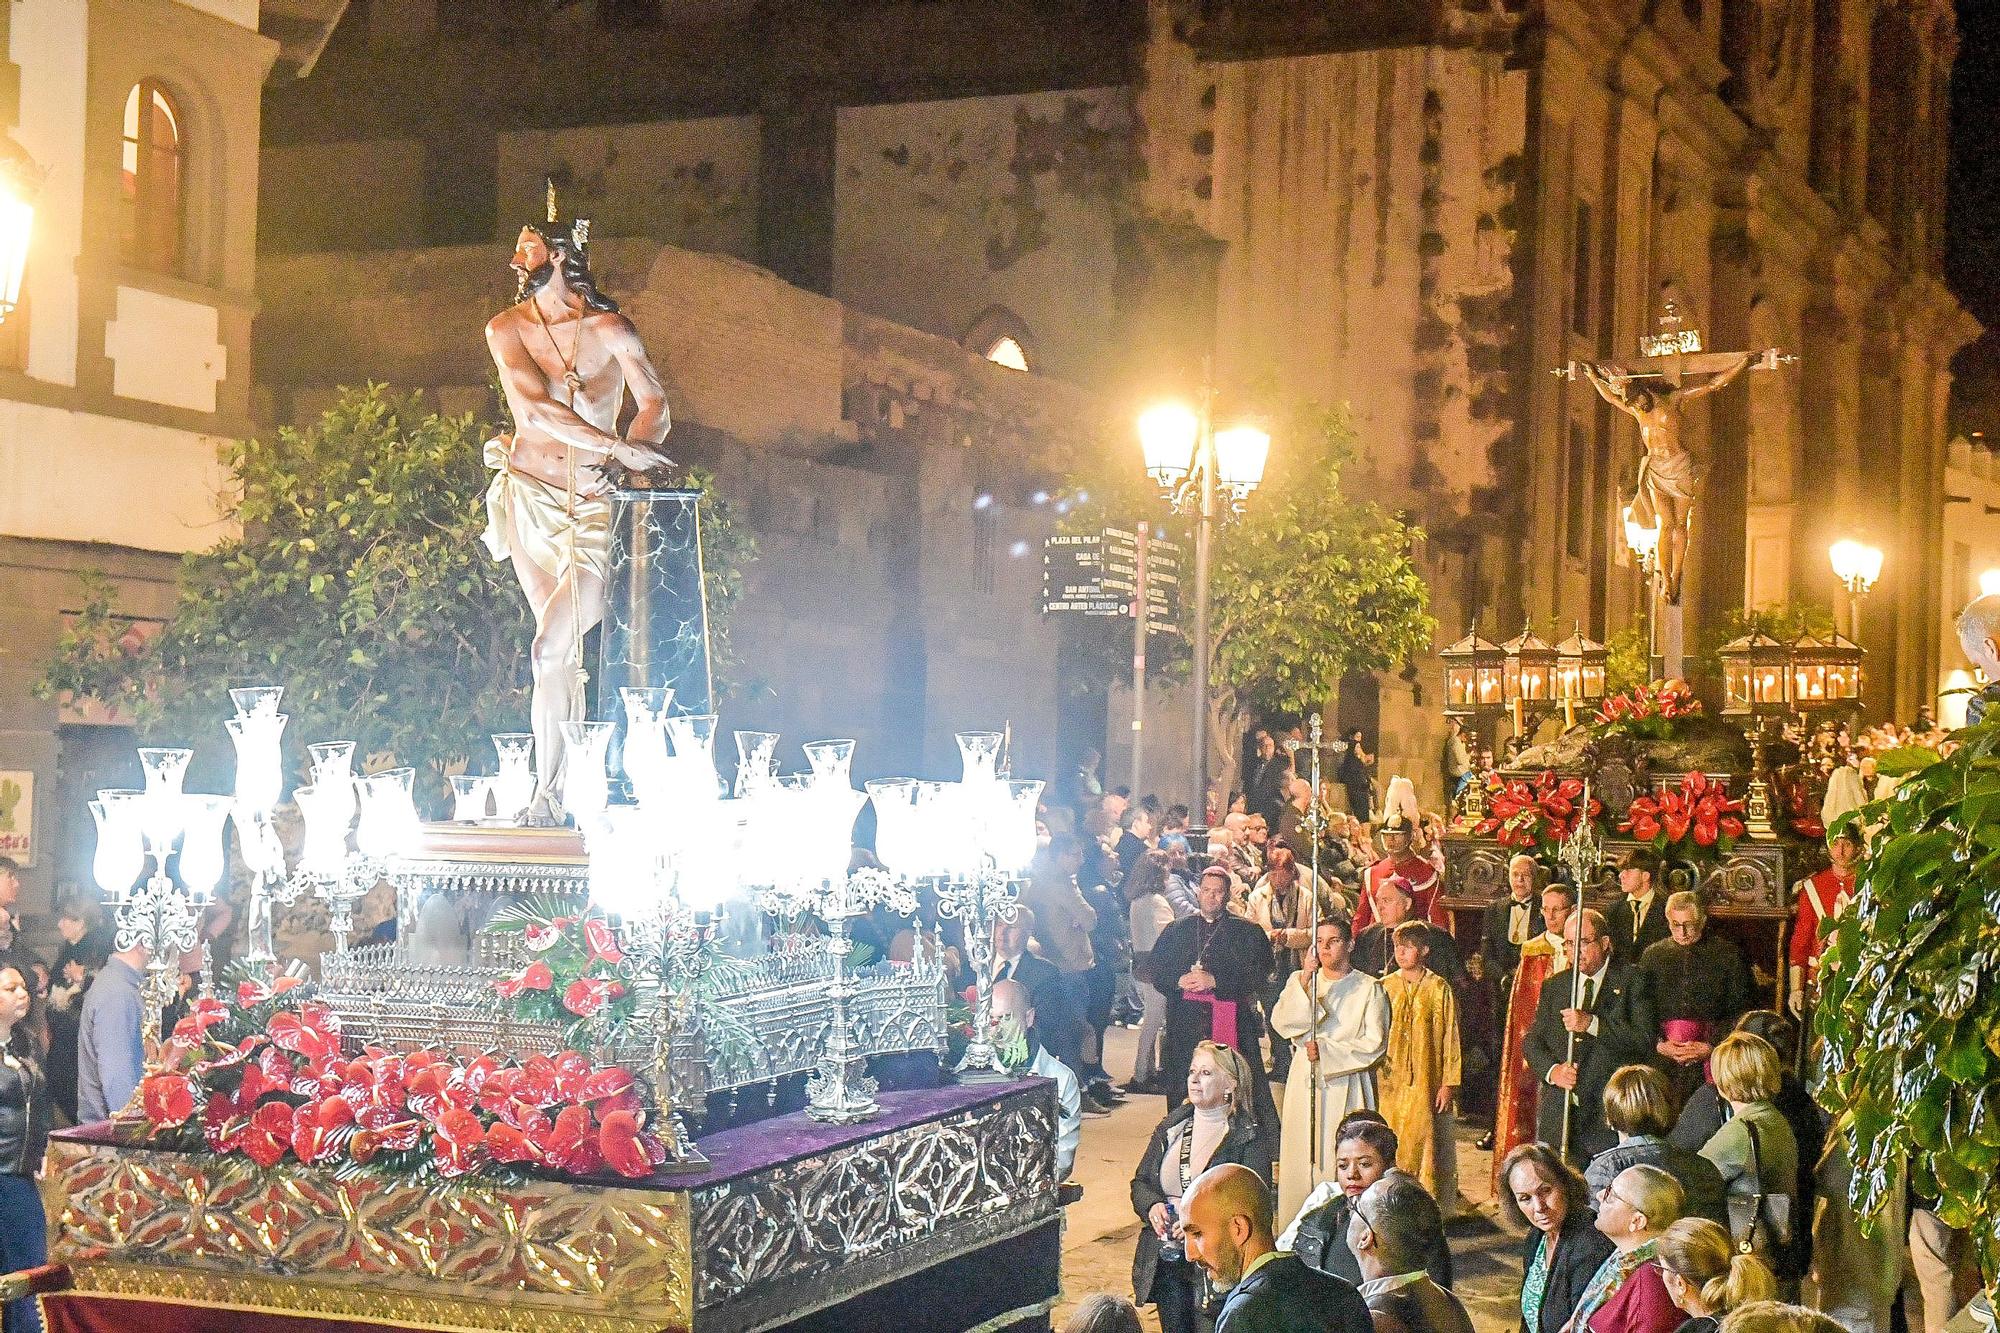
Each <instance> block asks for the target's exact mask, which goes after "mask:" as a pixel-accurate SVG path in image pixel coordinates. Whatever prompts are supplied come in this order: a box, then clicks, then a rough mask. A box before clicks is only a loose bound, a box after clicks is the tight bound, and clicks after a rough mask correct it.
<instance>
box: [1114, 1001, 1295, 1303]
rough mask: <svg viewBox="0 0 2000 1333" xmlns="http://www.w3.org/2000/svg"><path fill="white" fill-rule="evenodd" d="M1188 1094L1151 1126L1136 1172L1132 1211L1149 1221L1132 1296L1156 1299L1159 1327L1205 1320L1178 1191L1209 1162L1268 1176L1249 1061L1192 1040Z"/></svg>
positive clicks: (1267, 1154) (1135, 1263)
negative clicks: (1183, 1223)
mask: <svg viewBox="0 0 2000 1333" xmlns="http://www.w3.org/2000/svg"><path fill="white" fill-rule="evenodd" d="M1187 1098H1188V1099H1187V1101H1186V1102H1185V1103H1184V1104H1183V1105H1181V1106H1179V1107H1176V1108H1175V1109H1174V1110H1172V1111H1169V1112H1167V1118H1166V1119H1164V1120H1162V1121H1161V1122H1160V1123H1159V1126H1158V1127H1157V1128H1156V1129H1154V1130H1153V1137H1152V1141H1151V1142H1149V1143H1148V1144H1147V1145H1146V1155H1145V1156H1144V1157H1142V1158H1141V1159H1140V1160H1139V1169H1138V1170H1137V1171H1135V1172H1134V1173H1133V1174H1132V1211H1133V1212H1135V1213H1137V1214H1138V1215H1139V1220H1140V1221H1141V1222H1143V1223H1145V1225H1144V1226H1141V1227H1140V1228H1139V1247H1138V1250H1137V1252H1136V1253H1135V1254H1134V1255H1133V1256H1132V1296H1133V1299H1134V1300H1135V1301H1136V1302H1137V1303H1138V1304H1140V1305H1153V1306H1157V1307H1158V1312H1159V1316H1160V1328H1161V1330H1162V1333H1196V1331H1197V1329H1198V1328H1199V1327H1200V1326H1201V1324H1200V1321H1201V1305H1202V1299H1203V1287H1202V1281H1201V1276H1200V1275H1201V1269H1200V1268H1199V1267H1198V1266H1197V1265H1195V1264H1193V1263H1190V1262H1189V1261H1188V1257H1187V1249H1186V1244H1185V1241H1184V1238H1183V1232H1182V1215H1181V1196H1182V1195H1183V1194H1185V1193H1186V1192H1187V1188H1188V1186H1189V1185H1190V1184H1192V1183H1193V1182H1194V1179H1195V1177H1196V1176H1199V1175H1200V1174H1201V1173H1202V1172H1204V1171H1206V1170H1208V1168H1210V1167H1211V1166H1220V1165H1222V1164H1223V1163H1225V1162H1234V1163H1236V1164H1238V1165H1241V1166H1247V1167H1249V1168H1250V1169H1251V1170H1252V1171H1255V1172H1256V1173H1257V1175H1258V1176H1259V1177H1260V1178H1261V1179H1262V1180H1263V1181H1264V1183H1265V1185H1266V1186H1269V1185H1270V1183H1271V1151H1270V1149H1269V1147H1267V1146H1266V1143H1265V1140H1264V1139H1263V1137H1262V1136H1261V1135H1260V1134H1259V1133H1258V1129H1257V1113H1256V1110H1255V1107H1254V1105H1253V1099H1252V1095H1251V1081H1250V1065H1249V1063H1248V1062H1247V1061H1245V1060H1244V1058H1243V1057H1242V1056H1241V1055H1239V1054H1237V1052H1235V1051H1234V1050H1231V1049H1230V1048H1229V1047H1227V1046H1223V1045H1220V1044H1219V1043H1216V1042H1213V1041H1205V1042H1202V1043H1201V1044H1200V1045H1199V1046H1197V1047H1195V1048H1194V1057H1193V1059H1191V1060H1190V1061H1189V1062H1188V1076H1187Z"/></svg>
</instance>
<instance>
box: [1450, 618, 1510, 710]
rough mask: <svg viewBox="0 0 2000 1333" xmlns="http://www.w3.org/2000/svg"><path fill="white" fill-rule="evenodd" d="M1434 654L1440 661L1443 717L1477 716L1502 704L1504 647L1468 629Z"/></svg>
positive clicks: (1503, 698) (1504, 665) (1504, 670)
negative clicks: (1463, 634) (1453, 641)
mask: <svg viewBox="0 0 2000 1333" xmlns="http://www.w3.org/2000/svg"><path fill="white" fill-rule="evenodd" d="M1438 657H1439V658H1441V659H1442V660H1443V662H1444V712H1445V716H1446V717H1477V716H1479V715H1480V714H1482V713H1497V712H1499V711H1500V710H1501V709H1502V708H1504V707H1505V706H1506V698H1505V695H1504V693H1503V691H1504V688H1505V676H1506V673H1507V650H1506V649H1504V648H1502V647H1501V646H1500V645H1499V644H1497V643H1495V642H1493V641H1492V640H1491V639H1487V638H1482V637H1481V636H1480V633H1479V631H1478V630H1476V629H1471V630H1467V631H1466V633H1465V637H1464V638H1462V639H1460V640H1459V641H1458V642H1457V643H1454V644H1453V645H1452V646H1451V647H1449V648H1446V649H1444V650H1443V651H1442V652H1440V653H1439V654H1438Z"/></svg>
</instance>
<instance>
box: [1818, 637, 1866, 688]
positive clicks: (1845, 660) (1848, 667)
mask: <svg viewBox="0 0 2000 1333" xmlns="http://www.w3.org/2000/svg"><path fill="white" fill-rule="evenodd" d="M1820 652H1821V653H1822V654H1823V655H1824V657H1825V659H1826V697H1827V702H1829V703H1834V704H1850V703H1857V702H1859V701H1860V699H1861V659H1862V658H1864V657H1866V656H1867V655H1868V652H1867V650H1866V649H1864V648H1863V647H1862V646H1861V645H1860V644H1858V643H1856V642H1855V641H1854V640H1852V639H1850V638H1848V637H1847V636H1846V635H1845V634H1842V633H1840V632H1839V631H1837V630H1836V631H1835V632H1834V633H1832V634H1829V635H1827V636H1826V638H1825V640H1824V641H1823V642H1822V643H1821V646H1820Z"/></svg>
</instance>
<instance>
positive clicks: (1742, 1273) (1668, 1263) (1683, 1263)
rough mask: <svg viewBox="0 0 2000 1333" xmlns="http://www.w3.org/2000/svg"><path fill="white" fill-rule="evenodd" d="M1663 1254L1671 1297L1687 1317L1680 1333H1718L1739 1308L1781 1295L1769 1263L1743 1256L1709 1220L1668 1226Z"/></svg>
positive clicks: (1661, 1247) (1695, 1219)
mask: <svg viewBox="0 0 2000 1333" xmlns="http://www.w3.org/2000/svg"><path fill="white" fill-rule="evenodd" d="M1659 1255H1660V1278H1661V1280H1662V1281H1663V1282H1664V1283H1665V1284H1666V1288H1667V1296H1668V1298H1669V1299H1670V1300H1672V1301H1673V1303H1674V1304H1675V1305H1677V1306H1679V1307H1680V1308H1681V1309H1682V1310H1684V1311H1686V1312H1687V1322H1686V1323H1684V1324H1682V1325H1681V1326H1680V1328H1679V1329H1678V1330H1677V1333H1717V1330H1718V1329H1719V1328H1720V1327H1721V1325H1722V1316H1724V1315H1726V1314H1728V1313H1729V1312H1730V1311H1731V1310H1734V1309H1735V1308H1736V1307H1737V1306H1739V1305H1748V1304H1749V1303H1750V1302H1752V1301H1768V1300H1771V1299H1772V1298H1773V1297H1775V1296H1776V1295H1777V1294H1778V1280H1777V1279H1776V1278H1774V1277H1772V1276H1771V1270H1770V1269H1768V1268H1766V1267H1765V1266H1764V1261H1763V1260H1761V1259H1759V1258H1758V1257H1757V1256H1756V1255H1754V1254H1744V1253H1742V1252H1741V1251H1740V1250H1738V1249H1737V1248H1736V1246H1735V1245H1733V1244H1732V1243H1731V1242H1730V1239H1729V1233H1728V1232H1727V1231H1724V1230H1723V1229H1722V1228H1721V1227H1719V1226H1717V1225H1716V1224H1715V1223H1713V1222H1711V1221H1709V1220H1708V1219H1707V1218H1705V1217H1684V1218H1682V1219H1681V1220H1680V1221H1678V1222H1676V1223H1674V1224H1673V1225H1672V1226H1670V1227H1668V1228H1667V1229H1666V1231H1665V1232H1664V1233H1662V1234H1661V1236H1660V1244H1659Z"/></svg>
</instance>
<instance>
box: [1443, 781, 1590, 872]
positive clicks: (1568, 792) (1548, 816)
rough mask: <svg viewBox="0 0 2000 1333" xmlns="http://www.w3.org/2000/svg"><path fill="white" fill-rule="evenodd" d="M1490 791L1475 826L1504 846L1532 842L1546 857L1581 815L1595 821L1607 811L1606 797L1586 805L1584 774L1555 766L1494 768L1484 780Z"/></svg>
mask: <svg viewBox="0 0 2000 1333" xmlns="http://www.w3.org/2000/svg"><path fill="white" fill-rule="evenodd" d="M1486 793H1487V795H1486V812H1487V813H1486V818H1485V819H1483V820H1481V821H1480V822H1479V824H1478V825H1477V826H1475V827H1474V829H1473V832H1474V833H1476V834H1478V835H1479V836H1481V837H1490V838H1495V839H1498V841H1499V842H1500V845H1501V846H1503V847H1521V848H1532V849H1534V851H1535V853H1536V854H1537V855H1538V856H1539V857H1540V858H1541V859H1543V860H1549V859H1551V858H1553V857H1554V855H1555V853H1556V850H1557V849H1558V848H1559V847H1561V845H1562V844H1563V842H1564V841H1566V840H1567V839H1568V838H1569V837H1570V836H1571V835H1572V834H1574V833H1575V832H1576V826H1577V824H1578V822H1579V821H1580V820H1583V819H1586V818H1588V819H1590V820H1593V821H1595V820H1596V819H1598V818H1599V817H1600V816H1601V815H1602V814H1603V813H1604V803H1603V802H1602V801H1600V800H1598V799H1597V798H1596V797H1594V796H1593V797H1591V798H1590V803H1589V806H1588V808H1586V807H1585V805H1584V799H1583V779H1582V778H1569V777H1563V776H1561V775H1559V774H1558V773H1556V772H1555V771H1554V770H1553V769H1544V770H1542V771H1541V772H1540V773H1537V774H1536V775H1535V776H1534V777H1533V778H1531V779H1530V778H1502V777H1501V776H1500V775H1498V774H1497V773H1496V774H1494V775H1493V776H1491V777H1489V778H1488V779H1487V780H1486Z"/></svg>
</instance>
